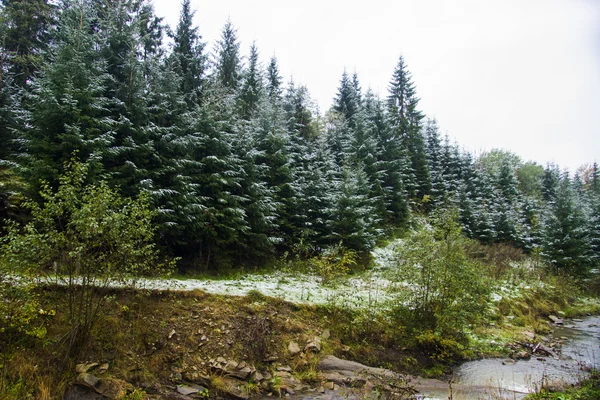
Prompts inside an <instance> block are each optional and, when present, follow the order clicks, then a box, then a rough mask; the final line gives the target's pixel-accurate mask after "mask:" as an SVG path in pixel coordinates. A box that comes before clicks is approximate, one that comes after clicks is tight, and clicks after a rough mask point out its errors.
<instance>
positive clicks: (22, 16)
mask: <svg viewBox="0 0 600 400" xmlns="http://www.w3.org/2000/svg"><path fill="white" fill-rule="evenodd" d="M0 3H1V4H2V8H1V9H0V12H1V13H2V14H3V20H4V21H3V24H4V26H3V29H2V31H3V37H2V48H3V52H4V53H5V54H10V58H8V59H4V60H3V62H5V63H6V62H7V63H8V69H7V71H8V72H10V74H11V75H12V76H13V79H14V83H15V85H16V86H18V87H20V88H25V87H26V86H27V84H29V83H31V80H32V78H33V77H34V76H35V75H36V73H37V72H38V71H39V70H40V68H41V67H42V66H43V64H44V59H43V54H44V52H46V51H47V50H48V46H49V45H51V43H52V37H53V33H52V30H53V27H54V25H55V23H56V20H55V14H56V6H55V5H53V3H52V2H50V1H48V0H27V1H22V0H2V1H0ZM65 6H67V7H68V6H69V2H65Z"/></svg>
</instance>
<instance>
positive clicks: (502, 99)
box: [154, 0, 600, 171]
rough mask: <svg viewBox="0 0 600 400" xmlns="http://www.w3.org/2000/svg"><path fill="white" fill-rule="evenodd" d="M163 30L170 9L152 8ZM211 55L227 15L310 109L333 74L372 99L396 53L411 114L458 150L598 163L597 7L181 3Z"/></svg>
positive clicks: (587, 1) (175, 10) (576, 0)
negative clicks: (346, 76) (413, 90)
mask: <svg viewBox="0 0 600 400" xmlns="http://www.w3.org/2000/svg"><path fill="white" fill-rule="evenodd" d="M154 6H155V10H156V13H157V14H158V15H159V16H163V17H165V20H166V22H167V23H168V24H169V25H171V27H172V28H175V27H176V25H177V20H178V18H179V11H180V2H179V0H154ZM192 7H193V9H195V10H196V17H195V21H196V24H197V26H198V29H199V33H200V34H201V35H202V36H203V40H204V41H205V42H208V46H207V48H208V49H210V50H212V49H213V47H214V44H215V43H216V41H217V39H218V38H219V36H220V33H221V29H222V27H223V25H224V24H225V21H226V20H227V18H230V19H231V21H232V23H233V24H234V26H235V27H237V28H238V38H239V39H240V41H241V44H242V47H241V49H242V54H244V55H246V54H247V53H248V49H249V47H250V45H251V43H252V41H253V40H255V41H256V44H257V46H258V49H259V52H260V57H261V61H262V63H263V65H266V64H267V62H268V59H269V58H270V56H271V55H273V54H275V55H276V56H277V59H278V62H279V66H280V70H281V73H282V75H283V76H284V79H285V81H286V82H287V81H288V80H289V78H290V77H293V79H294V81H295V82H296V83H299V84H304V85H306V86H307V87H308V90H309V92H310V93H311V95H312V97H313V99H314V100H315V101H316V102H317V103H318V104H319V106H320V109H321V111H325V110H326V109H328V108H329V106H330V105H331V100H332V99H333V97H334V96H335V94H336V91H337V87H338V84H339V80H340V77H341V74H342V72H343V70H344V68H347V70H348V72H349V73H352V72H354V71H356V72H357V73H358V76H359V80H360V82H361V85H362V87H363V89H364V90H366V89H367V88H369V87H370V88H371V89H373V91H375V92H376V93H379V94H380V95H381V96H382V97H385V96H386V95H387V84H388V82H389V80H390V77H391V75H392V71H393V69H394V67H395V65H396V63H397V61H398V57H399V56H400V55H401V54H402V55H403V56H404V58H405V61H406V63H407V65H408V69H409V70H410V71H411V73H412V75H413V80H414V82H415V84H416V87H417V94H418V96H419V97H420V98H421V102H420V105H421V109H422V110H423V111H424V112H425V113H426V114H427V115H428V116H431V117H435V118H437V119H438V123H439V125H440V127H441V129H442V131H443V132H447V133H448V134H449V136H450V137H451V139H456V141H457V142H458V143H459V145H461V146H463V147H465V148H466V149H468V150H470V151H472V152H475V153H481V151H484V150H491V149H492V148H503V149H507V150H512V151H514V152H516V153H517V154H519V155H520V156H521V157H522V158H523V159H524V160H534V161H537V162H539V163H541V164H545V163H546V162H548V161H553V162H556V163H558V164H559V165H560V166H561V167H568V168H569V169H571V171H574V170H575V169H576V168H577V167H578V166H579V165H581V164H583V163H587V162H593V161H594V160H597V161H598V162H600V1H596V0H460V1H458V0H457V1H450V0H446V1H444V0H395V1H393V0H387V1H384V0H369V1H356V0H346V1H342V0H321V1H315V0H302V1H293V2H292V1H289V0H261V1H258V0H255V1H249V0H218V1H215V0H192Z"/></svg>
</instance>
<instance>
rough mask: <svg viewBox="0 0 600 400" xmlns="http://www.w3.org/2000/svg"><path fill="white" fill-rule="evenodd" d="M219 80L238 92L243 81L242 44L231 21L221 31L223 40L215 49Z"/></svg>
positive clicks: (226, 86) (223, 84)
mask: <svg viewBox="0 0 600 400" xmlns="http://www.w3.org/2000/svg"><path fill="white" fill-rule="evenodd" d="M215 53H216V59H217V60H216V69H217V79H218V81H219V82H220V84H221V85H222V86H223V87H225V88H228V89H230V90H233V91H235V90H237V89H238V87H239V85H240V81H241V69H242V68H241V60H240V43H239V41H238V38H237V31H236V29H235V28H234V27H233V25H232V23H231V21H229V20H228V21H227V22H226V23H225V26H224V27H223V30H222V31H221V39H220V40H219V41H218V42H217V46H216V48H215Z"/></svg>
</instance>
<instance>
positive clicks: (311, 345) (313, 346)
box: [304, 336, 321, 353]
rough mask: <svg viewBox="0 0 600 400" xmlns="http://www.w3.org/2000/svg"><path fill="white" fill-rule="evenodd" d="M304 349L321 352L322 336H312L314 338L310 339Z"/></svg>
mask: <svg viewBox="0 0 600 400" xmlns="http://www.w3.org/2000/svg"><path fill="white" fill-rule="evenodd" d="M304 351H311V352H313V353H318V352H320V351H321V338H320V337H319V336H315V337H314V338H312V340H310V341H309V342H308V343H307V344H306V347H305V348H304Z"/></svg>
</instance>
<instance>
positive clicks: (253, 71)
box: [239, 43, 264, 119]
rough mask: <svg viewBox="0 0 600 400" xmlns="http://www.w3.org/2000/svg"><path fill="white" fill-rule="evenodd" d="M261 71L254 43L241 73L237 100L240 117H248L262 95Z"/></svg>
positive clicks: (254, 109)
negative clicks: (246, 64)
mask: <svg viewBox="0 0 600 400" xmlns="http://www.w3.org/2000/svg"><path fill="white" fill-rule="evenodd" d="M263 90H264V81H263V72H262V70H261V67H260V64H259V62H258V49H257V47H256V43H252V46H250V56H249V57H248V68H246V69H245V70H244V71H243V73H242V85H241V88H240V91H239V102H240V108H241V114H242V117H243V118H245V119H250V118H251V117H252V115H253V114H254V113H255V112H256V111H257V108H258V106H259V101H260V99H261V97H262V96H263Z"/></svg>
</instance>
